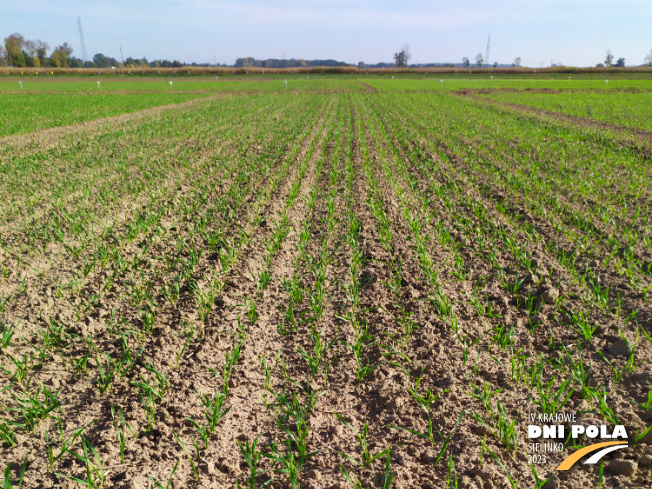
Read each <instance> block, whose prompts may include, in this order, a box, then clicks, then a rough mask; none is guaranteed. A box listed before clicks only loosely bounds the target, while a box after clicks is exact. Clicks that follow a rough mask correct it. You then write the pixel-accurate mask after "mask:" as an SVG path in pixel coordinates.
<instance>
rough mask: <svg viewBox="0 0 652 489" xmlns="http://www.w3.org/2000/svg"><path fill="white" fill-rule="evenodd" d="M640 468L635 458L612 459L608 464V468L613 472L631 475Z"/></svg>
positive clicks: (626, 475)
mask: <svg viewBox="0 0 652 489" xmlns="http://www.w3.org/2000/svg"><path fill="white" fill-rule="evenodd" d="M636 469H638V464H637V463H636V462H635V461H634V460H612V461H611V462H609V463H608V464H607V470H608V471H609V472H611V473H612V474H616V475H624V476H625V477H631V476H632V475H634V473H635V472H636Z"/></svg>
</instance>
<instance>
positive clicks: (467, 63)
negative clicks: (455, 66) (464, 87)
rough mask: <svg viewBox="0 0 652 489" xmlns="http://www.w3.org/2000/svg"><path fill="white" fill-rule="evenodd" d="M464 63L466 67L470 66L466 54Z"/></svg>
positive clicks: (463, 59)
mask: <svg viewBox="0 0 652 489" xmlns="http://www.w3.org/2000/svg"><path fill="white" fill-rule="evenodd" d="M462 64H463V65H464V68H468V67H469V58H467V57H466V56H464V57H463V58H462Z"/></svg>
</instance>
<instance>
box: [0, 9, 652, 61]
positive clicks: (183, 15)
mask: <svg viewBox="0 0 652 489" xmlns="http://www.w3.org/2000/svg"><path fill="white" fill-rule="evenodd" d="M77 16H80V17H81V19H82V24H83V27H84V34H85V40H86V48H87V51H88V55H89V57H92V56H93V54H95V53H97V52H102V53H104V54H106V55H108V56H113V57H115V58H118V59H119V58H120V50H119V47H120V46H122V49H123V53H124V57H125V58H126V57H127V56H132V57H142V56H143V55H146V56H147V58H148V59H150V60H152V59H159V58H166V59H179V60H181V61H186V62H192V61H196V62H209V63H211V62H213V59H214V56H215V58H216V60H217V62H218V63H227V64H232V63H233V62H234V61H235V58H237V57H244V56H253V57H255V58H259V59H267V58H281V57H282V56H283V54H284V53H285V57H286V58H304V59H323V58H333V59H337V60H342V61H347V62H350V63H357V62H358V61H365V62H370V63H375V62H379V61H386V62H391V61H392V55H393V53H394V52H396V51H398V50H399V48H400V47H401V46H402V45H403V44H406V43H407V44H409V45H410V50H411V52H412V62H423V63H425V62H460V61H461V60H462V57H463V56H468V57H469V58H470V59H471V60H473V59H474V58H475V55H476V54H477V53H480V52H481V53H482V54H483V55H484V53H485V49H486V45H487V35H488V34H491V52H490V55H489V61H490V62H491V63H493V62H494V61H498V62H500V63H511V62H512V61H513V60H514V58H515V57H517V56H520V57H521V58H522V60H523V64H524V65H527V66H534V67H539V66H541V65H542V63H543V65H545V66H548V65H550V62H551V60H553V61H554V62H555V63H559V62H563V63H565V64H567V65H573V66H593V65H595V64H596V63H598V62H601V61H603V60H604V57H605V51H606V50H607V49H611V51H612V52H613V54H614V57H615V58H619V57H624V58H625V59H626V61H627V65H638V64H641V63H643V60H644V58H645V55H646V54H647V53H648V52H650V50H652V27H651V25H652V2H651V1H650V0H620V1H618V0H611V1H606V0H604V1H603V0H546V1H544V0H519V1H517V0H496V1H477V0H458V1H456V2H444V1H424V0H398V1H389V0H378V1H372V0H362V1H348V0H331V1H327V0H303V1H301V0H280V1H264V0H238V1H220V0H116V1H108V0H107V1H103V2H98V1H96V0H60V1H57V2H55V1H52V0H20V1H15V0H14V1H8V0H0V38H2V39H4V37H6V36H7V35H9V34H11V33H13V32H19V33H21V34H23V35H24V36H25V37H26V38H28V39H41V40H44V41H47V42H49V44H50V46H54V45H56V44H60V43H63V42H64V41H67V42H69V43H70V44H71V45H72V46H73V48H74V49H75V53H74V54H75V55H76V56H79V57H81V48H80V42H79V35H78V33H77Z"/></svg>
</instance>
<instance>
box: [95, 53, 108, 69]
mask: <svg viewBox="0 0 652 489" xmlns="http://www.w3.org/2000/svg"><path fill="white" fill-rule="evenodd" d="M93 63H95V66H97V67H98V68H108V66H109V62H108V60H107V59H106V56H104V55H103V54H102V53H97V54H96V55H95V56H93Z"/></svg>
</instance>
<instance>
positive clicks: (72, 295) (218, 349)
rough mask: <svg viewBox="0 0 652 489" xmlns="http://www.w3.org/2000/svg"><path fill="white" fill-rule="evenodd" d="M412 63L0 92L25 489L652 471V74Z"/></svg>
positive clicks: (5, 447) (507, 483) (571, 481)
mask: <svg viewBox="0 0 652 489" xmlns="http://www.w3.org/2000/svg"><path fill="white" fill-rule="evenodd" d="M391 76H394V75H391ZM391 76H390V75H383V76H380V75H369V76H366V75H355V76H347V75H339V76H321V77H320V76H317V75H310V76H309V77H307V76H306V75H292V76H283V75H280V76H278V77H267V78H265V77H263V76H259V77H258V78H253V77H252V78H246V77H237V78H236V77H233V78H231V79H224V80H223V79H222V78H221V77H220V79H214V77H205V78H202V77H195V78H190V77H188V78H179V79H176V78H175V79H171V78H169V77H165V78H164V77H161V78H149V77H148V78H144V77H143V78H136V77H134V78H131V79H122V78H118V79H113V80H108V79H107V80H106V81H105V80H104V79H102V84H101V87H100V88H98V87H97V86H96V80H95V79H91V78H88V79H79V78H70V79H65V78H57V77H52V78H50V79H48V80H42V79H38V80H37V79H35V78H34V77H31V78H29V79H27V78H25V79H20V81H23V89H22V90H21V89H20V87H19V86H18V81H19V79H18V78H15V77H13V78H12V77H4V76H3V77H2V79H0V114H2V115H0V135H1V136H2V137H0V175H1V178H0V195H1V196H2V199H1V200H0V439H1V441H2V448H1V449H0V470H1V471H2V473H3V476H4V481H5V482H4V487H19V485H20V484H21V483H22V487H29V488H54V487H66V488H73V487H83V486H85V487H90V488H100V487H107V488H131V489H140V488H149V487H151V488H159V489H160V488H186V487H192V488H195V487H196V488H221V487H225V488H237V487H241V488H259V487H269V488H276V489H281V488H299V487H301V488H306V489H307V488H314V489H340V488H342V489H344V488H348V487H351V488H372V487H380V488H385V489H387V488H413V487H433V488H451V489H452V488H455V487H460V488H475V489H493V488H517V487H518V488H531V487H532V488H545V489H549V488H556V487H573V488H576V487H577V488H596V487H604V488H615V487H650V486H651V485H652V474H651V473H650V466H652V446H651V445H652V430H649V428H648V427H649V424H650V421H651V420H652V370H651V364H650V360H652V336H651V335H652V308H651V307H650V302H649V300H650V298H651V296H652V223H651V222H650V217H651V214H652V211H651V208H650V207H651V204H652V185H650V178H651V174H652V166H651V164H650V163H651V160H652V147H651V145H652V127H650V124H651V121H650V115H649V111H646V110H645V107H646V106H647V107H649V101H650V93H652V79H645V78H641V77H637V78H634V77H632V79H626V78H622V79H619V80H614V81H610V83H609V86H608V87H607V86H606V85H607V84H606V83H604V80H602V79H596V77H595V76H592V77H586V79H582V78H581V77H573V78H574V79H572V80H568V79H567V77H566V76H563V77H561V76H560V77H557V78H554V77H553V78H551V77H548V78H544V77H540V78H534V77H532V78H519V79H512V80H510V79H507V78H501V79H498V78H496V79H491V78H489V77H488V76H486V77H484V79H479V78H475V79H473V78H471V77H469V78H466V79H462V78H460V79H456V78H455V77H452V76H447V77H443V76H440V75H433V76H428V77H425V76H424V77H410V78H401V77H400V76H398V75H397V76H396V77H395V78H394V79H392V78H391ZM575 78H577V79H575ZM285 80H289V82H288V87H287V88H286V87H285V84H284V81H285ZM169 81H173V85H169ZM30 85H32V86H30ZM28 107H29V109H28ZM558 413H575V414H576V415H577V418H578V420H579V421H580V422H581V423H582V424H585V425H596V426H600V425H606V427H607V429H608V430H609V431H610V432H611V431H612V430H613V428H614V427H616V426H619V425H623V426H625V428H626V430H627V440H626V441H625V442H624V443H627V444H628V447H626V448H624V449H620V450H617V451H614V452H612V453H610V454H608V455H606V456H605V457H604V458H603V459H602V461H601V462H600V463H597V464H582V463H578V464H577V465H575V466H574V467H573V468H572V469H571V470H568V471H557V470H556V468H557V466H558V465H559V464H560V463H561V462H562V461H563V460H564V459H566V458H567V457H568V456H569V455H571V454H572V453H573V452H575V451H576V450H578V449H580V448H582V447H584V446H587V445H591V444H592V443H596V441H595V440H591V439H590V438H588V437H586V436H579V437H576V438H572V437H571V436H568V433H570V429H569V427H570V424H571V423H562V424H565V426H566V433H567V436H561V437H560V438H558V439H553V440H544V441H546V442H549V443H553V442H554V443H555V444H556V446H557V445H558V448H559V449H558V450H555V451H549V452H544V453H536V452H535V453H533V452H532V451H531V448H530V444H531V443H533V440H531V439H529V438H528V425H529V424H531V423H530V422H529V420H530V419H531V418H530V417H531V416H532V415H536V416H538V415H540V414H542V415H556V414H558ZM602 441H604V440H602Z"/></svg>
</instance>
